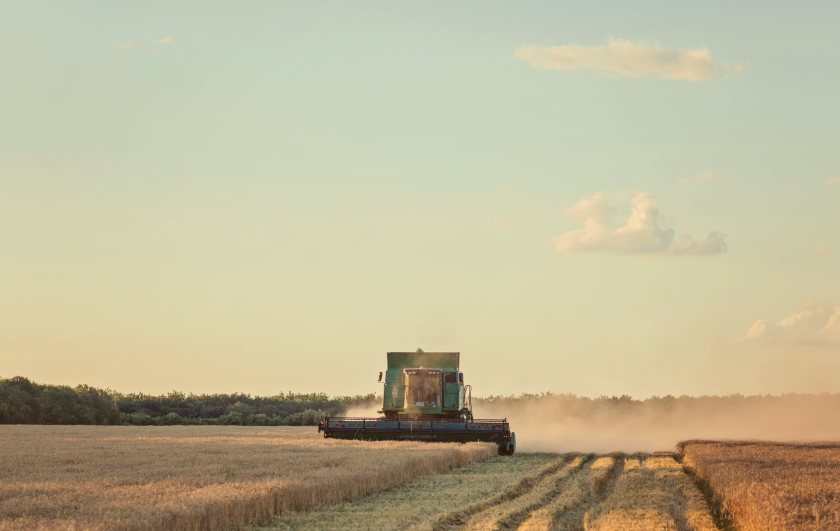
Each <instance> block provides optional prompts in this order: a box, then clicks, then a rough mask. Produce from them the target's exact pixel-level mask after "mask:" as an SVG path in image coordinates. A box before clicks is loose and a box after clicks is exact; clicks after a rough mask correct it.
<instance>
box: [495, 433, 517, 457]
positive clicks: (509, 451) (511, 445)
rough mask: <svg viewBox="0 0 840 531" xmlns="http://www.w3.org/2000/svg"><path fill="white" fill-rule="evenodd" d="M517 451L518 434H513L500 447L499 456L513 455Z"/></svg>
mask: <svg viewBox="0 0 840 531" xmlns="http://www.w3.org/2000/svg"><path fill="white" fill-rule="evenodd" d="M515 451H516V434H515V433H513V432H511V433H510V437H508V438H507V440H506V441H502V444H500V445H499V455H513V452H515Z"/></svg>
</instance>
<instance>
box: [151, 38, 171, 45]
mask: <svg viewBox="0 0 840 531" xmlns="http://www.w3.org/2000/svg"><path fill="white" fill-rule="evenodd" d="M152 44H154V45H155V46H157V47H161V46H170V45H172V44H175V39H173V38H172V37H168V36H167V37H161V38H160V39H157V40H156V41H154V42H153V43H152Z"/></svg>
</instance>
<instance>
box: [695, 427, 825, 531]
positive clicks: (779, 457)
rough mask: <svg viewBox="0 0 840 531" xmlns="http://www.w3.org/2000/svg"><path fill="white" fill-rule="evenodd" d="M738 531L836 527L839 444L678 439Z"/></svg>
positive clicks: (697, 471)
mask: <svg viewBox="0 0 840 531" xmlns="http://www.w3.org/2000/svg"><path fill="white" fill-rule="evenodd" d="M680 449H681V451H682V452H683V464H684V465H685V466H687V467H688V468H690V469H691V470H693V471H694V473H696V474H697V475H698V476H699V477H700V479H701V480H702V481H704V482H706V483H707V485H708V486H709V488H710V489H711V490H712V492H714V493H715V497H716V498H717V499H718V501H719V503H720V504H721V506H722V509H723V511H724V512H725V513H726V514H727V515H728V517H729V518H730V519H731V520H732V521H733V522H734V524H735V525H736V526H737V527H738V529H741V530H753V529H840V480H838V478H840V444H783V443H769V442H705V441H691V442H685V443H681V445H680Z"/></svg>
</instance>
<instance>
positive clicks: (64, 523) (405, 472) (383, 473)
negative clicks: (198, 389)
mask: <svg viewBox="0 0 840 531" xmlns="http://www.w3.org/2000/svg"><path fill="white" fill-rule="evenodd" d="M494 452H495V446H494V445H489V444H478V443H474V444H467V445H460V444H424V443H412V442H396V441H392V442H362V441H336V440H331V439H324V438H322V437H320V436H319V435H318V433H317V431H316V430H315V429H314V428H311V427H304V428H292V427H272V428H255V427H238V426H237V427H234V426H201V427H199V426H171V427H128V426H0V529H79V528H83V529H231V528H241V527H243V526H245V525H248V524H254V523H259V522H265V521H266V520H267V519H268V518H270V516H271V515H275V514H283V513H286V512H288V511H296V510H302V509H311V508H314V507H318V506H321V505H326V504H332V503H336V502H339V501H343V500H349V499H353V498H356V497H359V496H361V495H364V494H369V493H372V492H377V491H380V490H383V489H387V488H389V487H393V486H395V485H398V484H401V483H404V482H405V481H407V480H410V479H413V478H416V477H418V476H421V475H424V474H431V473H435V472H441V471H445V470H448V469H450V468H452V467H453V466H457V465H462V464H465V463H468V462H472V461H476V460H479V459H482V458H484V457H486V456H489V455H491V454H493V453H494Z"/></svg>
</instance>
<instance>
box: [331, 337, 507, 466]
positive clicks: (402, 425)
mask: <svg viewBox="0 0 840 531" xmlns="http://www.w3.org/2000/svg"><path fill="white" fill-rule="evenodd" d="M460 357H461V354H460V352H423V351H422V350H419V349H418V351H417V352H389V353H388V371H387V372H386V373H385V392H384V396H383V400H382V410H381V411H379V413H382V415H383V416H382V417H379V418H361V417H325V418H324V420H322V421H321V422H320V423H319V424H318V431H319V432H324V437H334V438H337V439H366V440H379V441H381V440H410V441H439V442H472V441H484V442H493V443H496V444H497V445H498V446H499V455H512V454H513V452H514V451H515V450H516V434H515V433H513V432H512V431H510V426H509V425H508V421H507V419H474V418H473V414H472V386H469V385H464V373H462V372H461V371H460V370H458V365H459V361H460ZM379 381H380V382H381V381H382V373H381V372H380V373H379Z"/></svg>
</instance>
